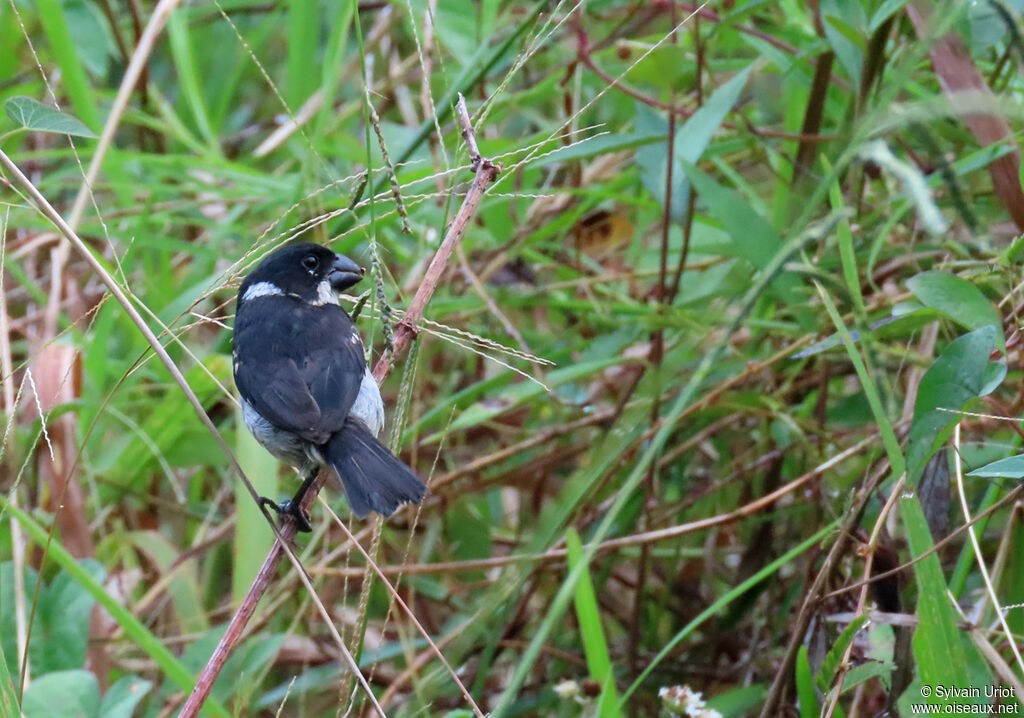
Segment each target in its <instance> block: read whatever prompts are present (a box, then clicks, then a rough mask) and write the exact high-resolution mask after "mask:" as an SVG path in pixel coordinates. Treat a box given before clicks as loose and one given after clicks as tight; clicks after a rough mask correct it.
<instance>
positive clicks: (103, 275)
mask: <svg viewBox="0 0 1024 718" xmlns="http://www.w3.org/2000/svg"><path fill="white" fill-rule="evenodd" d="M0 166H2V167H3V168H4V169H5V170H6V171H7V172H8V173H9V174H10V176H11V177H13V178H14V180H15V182H16V183H17V184H18V186H20V187H21V188H22V189H23V190H24V191H25V192H26V193H27V194H28V196H29V198H30V199H31V201H32V203H33V204H34V205H35V206H36V208H37V209H38V210H39V212H40V214H42V215H43V216H44V217H46V219H48V220H49V221H50V222H51V223H53V225H54V226H55V227H56V228H57V230H58V231H59V232H60V233H61V235H62V236H63V237H64V238H65V239H67V240H68V241H69V242H70V244H71V246H73V247H74V249H75V250H76V251H77V252H79V253H80V254H81V255H82V256H83V257H84V258H85V260H86V262H87V263H88V264H89V266H90V267H92V269H93V271H95V272H96V274H97V275H98V276H99V277H100V279H101V280H102V281H103V283H104V284H105V285H106V287H107V289H108V290H110V293H111V294H112V295H113V296H114V298H115V299H116V300H117V302H118V303H119V304H120V305H121V307H122V308H123V309H124V311H125V313H127V314H128V316H129V317H130V318H131V320H132V322H133V323H134V324H135V325H136V327H137V328H138V330H139V331H140V332H141V333H142V335H143V336H144V337H145V339H146V341H147V342H148V343H149V344H150V346H151V347H152V349H153V352H154V353H155V354H156V355H157V356H158V357H159V358H160V361H161V362H162V363H163V364H164V366H165V367H166V368H167V371H168V372H169V373H170V374H171V377H172V378H173V379H174V381H175V383H176V384H177V385H178V386H179V387H180V388H181V391H182V393H183V394H184V395H185V397H186V399H188V401H189V403H190V404H191V405H192V408H193V409H194V410H195V411H196V414H198V416H199V418H200V420H201V421H202V422H203V424H204V425H205V426H206V428H207V430H208V431H209V432H210V434H211V435H212V436H213V437H214V440H215V441H216V442H217V444H218V446H220V448H221V450H222V451H223V452H224V454H225V455H226V456H227V457H228V460H229V461H230V463H231V466H232V467H233V468H234V470H235V471H236V472H237V473H238V475H239V476H240V477H241V478H242V481H243V483H244V484H245V486H246V488H247V489H248V491H249V493H250V494H251V495H252V497H253V500H254V501H257V500H258V498H259V496H258V494H257V493H256V490H255V489H254V488H253V486H252V484H251V483H250V482H249V479H248V477H247V476H246V475H245V472H244V471H242V468H241V466H239V464H238V460H237V459H236V458H235V455H234V453H233V452H232V451H231V449H230V448H229V447H228V445H227V442H226V441H225V440H224V437H223V436H222V435H221V433H220V431H218V430H217V427H216V425H215V424H214V423H213V420H212V419H210V417H209V415H208V414H207V413H206V410H205V409H204V408H203V405H202V403H201V402H200V401H199V397H197V396H196V394H195V392H194V391H193V390H192V387H190V386H189V384H188V381H187V380H186V379H185V376H184V375H183V374H182V373H181V370H180V369H179V368H178V366H177V365H176V364H175V363H174V360H173V359H171V357H170V355H169V354H168V353H167V350H166V349H165V348H164V346H163V344H161V343H160V340H159V339H158V338H157V337H156V335H155V334H154V333H153V330H152V329H150V328H149V326H148V325H147V324H146V322H145V320H143V318H142V316H141V315H140V314H139V311H138V310H137V309H136V308H135V306H134V305H133V304H132V302H131V300H129V298H128V296H127V295H126V294H125V292H124V290H123V289H122V288H121V287H120V285H118V283H117V282H116V281H115V280H114V278H113V277H112V276H111V274H110V272H108V271H107V269H106V267H104V266H103V265H102V264H101V263H100V261H99V260H98V259H96V257H95V256H93V254H92V252H91V251H89V248H88V247H87V246H86V244H85V243H84V242H83V241H82V239H81V237H79V236H78V234H77V233H76V232H75V230H74V229H72V228H71V227H70V226H69V225H68V223H67V222H66V221H65V220H64V218H63V217H62V216H61V215H60V213H59V212H58V211H57V210H56V209H54V207H53V205H51V204H50V202H49V201H48V200H47V199H46V198H45V197H44V196H43V195H42V193H41V192H40V191H39V190H38V189H37V188H36V186H35V185H34V184H32V182H31V181H30V180H29V179H28V177H26V176H25V174H24V173H23V172H22V171H21V169H20V168H19V167H18V166H17V165H16V164H15V163H14V161H13V160H12V159H11V158H10V157H8V156H7V154H6V153H5V152H4V151H3V150H0ZM257 502H258V501H257ZM260 509H261V511H263V515H264V517H266V519H267V522H268V523H269V524H270V526H271V529H272V530H273V531H274V533H275V535H277V537H278V541H277V542H276V543H275V549H276V548H277V547H280V550H281V551H284V552H285V553H287V554H288V557H289V559H290V560H291V562H292V564H293V565H294V566H295V567H296V568H297V569H298V570H299V578H300V580H301V581H302V582H303V584H305V586H306V588H307V589H308V590H309V591H310V593H311V595H313V598H314V603H315V604H316V607H317V610H318V611H319V612H320V614H321V616H323V618H324V619H325V621H326V623H327V624H328V626H329V628H330V630H331V633H332V637H333V638H334V640H335V642H336V643H337V645H338V648H339V650H340V651H341V653H342V655H343V656H344V657H345V659H346V662H347V663H348V664H349V667H350V668H351V669H352V671H353V673H354V674H355V675H356V676H357V678H358V679H359V681H360V684H361V685H362V687H363V689H364V690H365V691H366V692H367V694H368V695H369V698H370V701H371V702H373V703H374V705H376V707H377V708H378V711H379V712H380V714H381V715H384V712H383V710H381V709H380V705H379V704H377V701H376V698H375V697H374V695H373V691H371V690H370V686H369V684H368V683H367V682H366V679H365V678H364V677H363V676H362V674H361V673H360V672H359V669H358V665H357V664H356V661H355V659H354V658H353V657H352V655H351V654H350V653H349V652H348V650H347V649H346V647H345V644H344V642H343V641H342V640H341V636H340V635H339V634H338V631H337V629H336V628H335V627H334V624H333V623H332V622H331V620H330V615H329V614H328V613H327V609H326V607H324V605H323V602H322V601H320V600H319V598H317V597H316V594H315V591H314V589H313V585H312V583H311V581H310V578H309V576H308V575H307V574H306V572H305V570H304V569H303V567H302V564H301V563H300V562H299V559H298V557H297V556H295V553H294V552H293V551H292V550H291V548H290V547H289V546H288V545H287V543H286V541H285V539H284V537H283V534H282V532H279V531H278V530H277V527H276V526H275V525H274V522H273V521H272V520H271V518H270V516H269V515H268V514H267V510H266V508H265V507H263V506H262V505H261V506H260ZM293 536H294V533H293ZM271 553H274V551H273V550H272V551H271ZM278 553H279V552H278ZM269 560H270V559H269V557H268V561H269ZM274 565H275V566H276V561H275V564H274ZM221 666H223V663H221ZM212 686H213V684H212V681H211V682H210V685H209V687H210V688H212ZM207 695H209V690H207ZM204 700H205V696H204ZM199 705H200V706H201V705H202V701H200V702H199ZM198 707H199V706H197V707H196V710H198ZM193 715H194V714H193Z"/></svg>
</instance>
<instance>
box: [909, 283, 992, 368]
mask: <svg viewBox="0 0 1024 718" xmlns="http://www.w3.org/2000/svg"><path fill="white" fill-rule="evenodd" d="M907 287H909V288H910V291H912V292H913V293H914V296H915V297H917V299H918V300H919V301H920V302H921V303H922V304H924V305H925V306H927V307H932V308H933V309H937V310H938V311H940V312H942V313H943V314H945V315H946V316H947V317H949V318H950V319H952V320H953V321H954V322H956V323H957V324H959V325H960V326H962V327H964V328H965V329H972V330H973V329H980V328H981V327H985V326H989V325H992V326H994V327H996V328H997V329H998V328H1000V327H1001V326H1002V323H1001V322H1000V320H999V314H998V313H997V312H996V310H995V308H994V307H993V306H992V303H991V302H990V301H989V300H988V299H987V298H986V297H985V295H984V294H983V293H982V291H981V290H980V289H978V288H977V287H976V286H975V285H974V284H972V283H971V282H969V281H967V280H966V279H963V278H961V277H958V276H956V275H954V274H947V273H946V272H938V271H931V272H922V273H921V274H918V275H916V276H914V277H911V278H910V279H909V280H908V281H907ZM998 345H999V348H1000V349H1003V348H1004V347H1005V343H1004V341H1003V333H1002V330H1001V329H999V335H998Z"/></svg>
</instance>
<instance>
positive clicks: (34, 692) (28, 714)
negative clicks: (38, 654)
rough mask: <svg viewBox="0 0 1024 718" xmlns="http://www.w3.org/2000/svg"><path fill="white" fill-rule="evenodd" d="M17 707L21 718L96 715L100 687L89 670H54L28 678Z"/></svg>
mask: <svg viewBox="0 0 1024 718" xmlns="http://www.w3.org/2000/svg"><path fill="white" fill-rule="evenodd" d="M21 709H22V711H24V714H25V718H54V716H60V718H100V715H101V714H100V712H99V710H100V687H99V685H98V684H97V683H96V676H94V675H93V674H92V673H90V672H89V671H83V670H81V669H76V670H73V671H54V672H53V673H47V674H46V675H44V676H40V677H39V678H37V679H35V680H34V681H32V685H30V686H29V687H28V690H27V691H25V697H24V699H23V700H22V704H21Z"/></svg>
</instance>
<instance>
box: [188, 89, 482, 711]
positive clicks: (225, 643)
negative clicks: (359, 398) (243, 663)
mask: <svg viewBox="0 0 1024 718" xmlns="http://www.w3.org/2000/svg"><path fill="white" fill-rule="evenodd" d="M456 109H457V111H458V115H459V121H460V123H461V124H462V134H463V137H464V138H466V144H467V146H469V148H470V159H471V161H472V166H473V167H474V169H475V170H476V177H475V178H474V182H473V185H472V187H471V188H470V191H469V193H467V195H466V198H465V200H464V201H463V204H462V207H461V208H460V209H459V213H458V215H456V217H455V220H454V221H453V222H452V225H451V227H450V228H449V230H448V233H447V235H446V236H445V238H444V241H443V242H442V243H441V246H440V247H439V248H438V250H437V253H436V254H435V255H434V258H433V260H431V262H430V265H429V267H428V268H427V273H426V275H425V276H424V279H423V282H422V284H421V285H420V288H419V290H418V291H417V292H416V295H415V296H414V297H413V300H412V303H411V305H410V307H409V309H408V310H407V311H406V314H405V317H404V318H403V319H402V321H401V322H400V323H399V325H398V329H397V331H396V332H395V343H394V352H395V354H398V353H400V352H402V351H404V350H405V349H407V348H408V346H409V344H410V342H411V341H412V338H413V337H414V336H415V335H416V333H417V332H418V329H417V327H416V324H418V322H419V319H420V318H421V317H422V316H423V310H424V308H425V307H426V305H427V303H428V302H429V301H430V298H431V297H432V296H433V294H434V291H435V290H436V288H437V284H438V281H439V280H440V277H441V273H442V272H443V271H444V267H445V264H446V263H447V261H448V258H449V256H450V255H451V253H452V250H453V248H454V246H455V243H456V242H458V241H459V240H460V239H461V238H462V235H463V234H465V231H466V227H467V226H468V225H469V222H470V220H471V219H472V217H473V215H474V214H475V213H476V210H477V208H478V207H479V205H480V201H481V200H482V199H483V194H484V191H485V190H486V189H487V186H488V185H490V183H491V182H493V181H494V179H495V178H496V177H497V176H498V172H500V168H499V167H497V165H495V164H493V163H492V162H491V161H490V160H488V159H486V158H483V157H481V156H480V153H479V150H478V149H477V146H476V140H475V138H474V137H473V129H472V125H471V124H470V122H469V113H468V112H467V110H466V105H465V100H464V99H463V98H462V97H461V95H460V97H459V104H458V106H457V108H456ZM390 369H391V358H389V357H382V358H381V360H380V361H379V362H378V363H377V366H376V367H375V368H374V372H373V375H374V378H375V379H376V380H377V383H378V384H380V383H382V382H383V381H384V379H385V378H386V377H387V375H388V372H389V371H390ZM323 482H324V476H323V475H321V476H320V477H319V478H318V480H317V481H316V482H315V483H314V484H313V486H311V487H310V489H309V491H307V492H306V495H305V497H304V499H303V505H304V507H308V506H309V504H310V503H311V502H312V501H313V500H315V498H316V497H317V495H318V494H319V493H320V489H321V488H322V487H323ZM295 534H296V526H295V524H294V523H293V522H287V523H286V524H285V525H284V527H283V528H282V529H281V532H280V534H279V537H278V540H277V541H276V542H275V543H274V546H273V547H272V548H271V550H270V553H269V554H268V555H267V558H266V560H264V562H263V566H262V567H261V568H260V570H259V572H258V573H257V575H256V578H255V579H254V580H253V583H252V585H251V586H250V588H249V591H248V592H247V593H246V595H245V597H244V598H243V599H242V602H241V604H240V605H239V607H238V610H237V611H236V612H235V615H234V616H233V617H232V619H231V623H230V624H229V626H228V630H227V631H226V632H225V634H224V636H223V637H222V638H221V640H220V643H218V645H217V648H216V649H215V650H214V652H213V655H212V656H211V657H210V660H209V661H208V662H207V664H206V666H205V667H204V668H203V671H202V673H201V674H200V676H199V680H198V681H197V683H196V687H195V689H194V690H193V692H192V695H191V696H189V700H188V701H187V702H186V704H185V706H184V707H183V708H182V711H181V713H180V714H179V718H192V717H193V716H195V715H197V713H198V711H199V708H200V707H201V706H202V704H203V702H204V701H205V700H206V698H207V697H208V696H209V693H210V690H211V689H212V688H213V683H214V681H216V679H217V676H219V675H220V672H221V670H222V669H223V667H224V663H225V662H226V661H227V659H228V657H229V656H230V655H231V654H232V652H233V651H234V649H235V647H236V646H237V644H238V642H239V641H240V639H241V637H242V635H243V632H244V630H245V627H246V625H247V624H248V622H249V620H250V619H251V618H252V616H253V613H254V612H255V610H256V604H257V603H258V602H259V600H260V598H261V597H262V596H263V594H264V593H265V592H266V591H267V588H268V587H269V586H270V583H271V581H272V580H273V578H274V577H275V576H276V574H277V566H278V563H279V562H280V560H281V553H282V551H284V550H287V549H286V548H285V546H284V543H283V542H290V541H292V540H293V539H294V538H295ZM301 573H302V575H303V576H304V575H305V572H304V571H303V572H301ZM304 581H305V579H304ZM308 588H309V589H310V591H312V587H311V586H308ZM403 607H404V604H403ZM410 615H411V612H410ZM328 623H330V621H328ZM331 628H332V629H333V624H331ZM342 645H343V644H342ZM343 650H344V651H345V653H346V655H347V654H348V651H347V649H345V648H344V647H343ZM353 672H354V673H355V674H356V676H357V677H358V678H359V680H360V681H361V682H364V683H365V678H364V677H363V675H362V673H361V672H360V671H358V669H357V668H355V667H354V666H353ZM455 678H456V683H459V685H460V688H461V689H462V691H463V694H464V695H465V696H466V697H467V699H468V700H469V701H470V705H471V706H472V707H473V708H474V709H475V711H476V713H477V715H481V716H482V715H483V714H482V713H481V712H480V709H479V708H478V707H477V706H476V704H475V703H473V701H472V698H471V697H470V696H469V695H468V693H467V692H466V690H465V687H464V686H462V685H461V682H459V680H458V677H457V676H456V677H455ZM366 690H367V695H368V696H369V698H370V701H371V702H372V703H373V705H374V707H375V708H376V710H377V711H378V713H379V714H380V715H382V716H383V715H385V714H384V711H383V709H382V708H381V707H380V704H379V703H377V700H376V698H375V697H374V696H373V693H372V692H371V691H370V690H369V687H368V686H366Z"/></svg>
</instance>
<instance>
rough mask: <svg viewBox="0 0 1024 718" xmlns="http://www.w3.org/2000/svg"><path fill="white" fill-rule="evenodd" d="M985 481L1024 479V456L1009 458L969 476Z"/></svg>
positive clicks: (972, 472) (987, 465) (983, 467)
mask: <svg viewBox="0 0 1024 718" xmlns="http://www.w3.org/2000/svg"><path fill="white" fill-rule="evenodd" d="M967 475H968V476H977V477H979V478H983V479H1024V454H1018V455H1017V456H1008V457H1006V458H1005V459H999V461H993V462H992V463H991V464H985V465H984V466H982V467H980V468H977V469H975V470H974V471H971V472H969V473H968V474H967Z"/></svg>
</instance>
